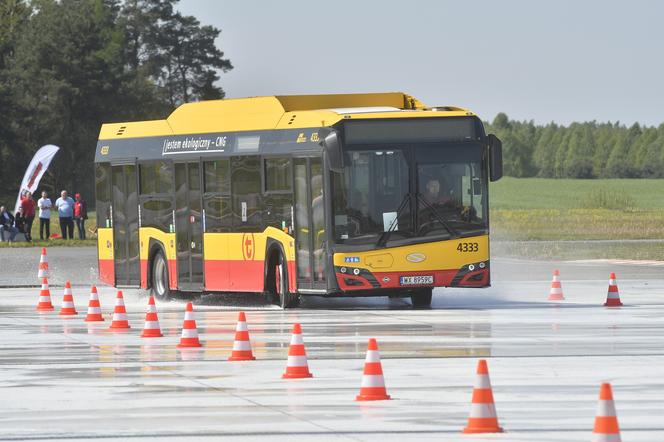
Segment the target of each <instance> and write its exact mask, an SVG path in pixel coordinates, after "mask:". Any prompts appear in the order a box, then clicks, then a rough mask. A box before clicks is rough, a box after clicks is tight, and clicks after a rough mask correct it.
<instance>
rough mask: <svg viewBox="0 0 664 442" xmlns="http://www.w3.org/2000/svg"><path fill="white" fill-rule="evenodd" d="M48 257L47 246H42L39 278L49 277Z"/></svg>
mask: <svg viewBox="0 0 664 442" xmlns="http://www.w3.org/2000/svg"><path fill="white" fill-rule="evenodd" d="M49 276H50V275H49V274H48V257H47V256H46V247H43V248H42V251H41V257H40V258H39V271H38V272H37V278H48V277H49Z"/></svg>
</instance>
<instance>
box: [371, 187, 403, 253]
mask: <svg viewBox="0 0 664 442" xmlns="http://www.w3.org/2000/svg"><path fill="white" fill-rule="evenodd" d="M409 202H410V193H407V194H405V195H404V196H403V199H402V200H401V204H399V208H398V209H397V216H395V217H394V220H392V222H391V223H390V227H388V228H387V230H386V231H384V232H383V233H382V234H381V235H380V237H379V238H378V241H377V242H376V247H385V244H386V243H387V240H388V239H389V237H390V234H391V233H392V232H394V230H395V229H394V228H395V227H396V226H397V225H398V221H399V216H401V213H402V212H403V210H404V209H405V208H406V207H407V206H408V203H409Z"/></svg>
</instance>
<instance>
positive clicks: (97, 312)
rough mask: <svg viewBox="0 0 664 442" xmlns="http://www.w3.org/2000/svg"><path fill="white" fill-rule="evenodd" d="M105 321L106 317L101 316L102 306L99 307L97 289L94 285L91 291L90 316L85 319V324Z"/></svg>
mask: <svg viewBox="0 0 664 442" xmlns="http://www.w3.org/2000/svg"><path fill="white" fill-rule="evenodd" d="M103 320H104V317H103V316H102V315H101V305H99V295H98V294H97V287H95V286H94V285H93V286H92V288H91V289H90V301H89V302H88V314H87V316H86V317H85V322H98V321H103Z"/></svg>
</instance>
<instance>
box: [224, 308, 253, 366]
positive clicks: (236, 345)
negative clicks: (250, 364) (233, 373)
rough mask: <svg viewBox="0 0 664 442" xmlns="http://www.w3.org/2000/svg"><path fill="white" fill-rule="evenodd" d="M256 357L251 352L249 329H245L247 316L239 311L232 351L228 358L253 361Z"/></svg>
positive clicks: (230, 359)
mask: <svg viewBox="0 0 664 442" xmlns="http://www.w3.org/2000/svg"><path fill="white" fill-rule="evenodd" d="M254 359H256V358H255V357H254V355H253V353H252V352H251V342H250V341H249V329H247V318H246V316H245V315H244V312H240V314H239V315H238V318H237V326H236V327H235V341H234V342H233V352H232V353H231V355H230V357H229V358H228V360H229V361H253V360H254Z"/></svg>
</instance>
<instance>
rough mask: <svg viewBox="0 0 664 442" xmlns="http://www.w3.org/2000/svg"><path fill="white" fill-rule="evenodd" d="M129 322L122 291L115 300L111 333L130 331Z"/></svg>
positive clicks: (119, 291)
mask: <svg viewBox="0 0 664 442" xmlns="http://www.w3.org/2000/svg"><path fill="white" fill-rule="evenodd" d="M129 328H131V327H129V321H127V310H126V309H125V305H124V297H123V296H122V290H118V295H117V297H116V298H115V309H114V310H113V321H112V322H111V331H117V330H126V329H129Z"/></svg>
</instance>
